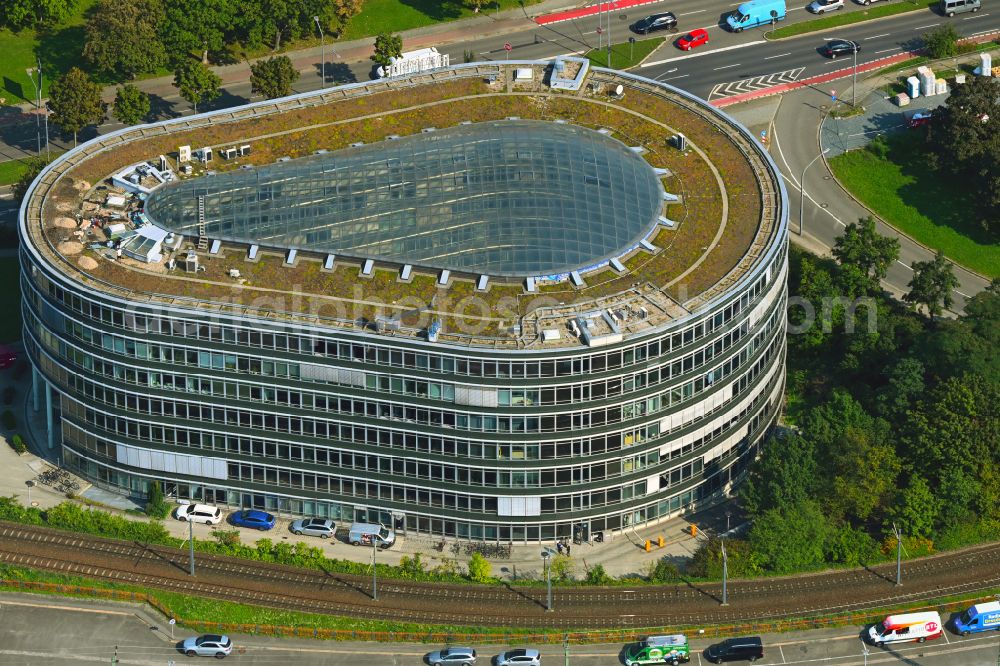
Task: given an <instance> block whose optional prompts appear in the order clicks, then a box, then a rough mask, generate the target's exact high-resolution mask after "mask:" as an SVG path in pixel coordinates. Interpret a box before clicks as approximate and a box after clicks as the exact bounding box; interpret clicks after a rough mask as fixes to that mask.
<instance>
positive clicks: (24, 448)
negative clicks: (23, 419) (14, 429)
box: [10, 435, 28, 455]
mask: <svg viewBox="0 0 1000 666" xmlns="http://www.w3.org/2000/svg"><path fill="white" fill-rule="evenodd" d="M10 446H11V448H12V449H14V452H15V453H17V455H21V454H22V453H27V452H28V445H27V444H25V443H24V439H23V438H22V437H21V436H20V435H14V436H13V437H11V438H10Z"/></svg>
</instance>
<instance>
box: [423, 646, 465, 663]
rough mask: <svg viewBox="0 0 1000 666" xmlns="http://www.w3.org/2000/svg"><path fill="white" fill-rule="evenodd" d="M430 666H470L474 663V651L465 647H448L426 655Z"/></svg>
mask: <svg viewBox="0 0 1000 666" xmlns="http://www.w3.org/2000/svg"><path fill="white" fill-rule="evenodd" d="M427 662H428V663H429V664H430V665H431V666H472V664H475V663H476V651H475V650H473V649H472V648H466V647H450V648H446V649H444V650H438V651H437V652H431V653H430V654H429V655H427Z"/></svg>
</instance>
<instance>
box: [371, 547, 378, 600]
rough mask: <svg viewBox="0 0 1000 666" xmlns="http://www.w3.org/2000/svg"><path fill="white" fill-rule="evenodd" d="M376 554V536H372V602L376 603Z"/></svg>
mask: <svg viewBox="0 0 1000 666" xmlns="http://www.w3.org/2000/svg"><path fill="white" fill-rule="evenodd" d="M377 552H378V535H377V534H375V535H372V601H378V567H376V566H375V553H377Z"/></svg>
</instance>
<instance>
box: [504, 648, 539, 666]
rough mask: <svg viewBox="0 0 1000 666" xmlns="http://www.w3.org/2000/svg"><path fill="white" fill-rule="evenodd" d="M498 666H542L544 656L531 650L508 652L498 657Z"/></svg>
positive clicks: (523, 649)
mask: <svg viewBox="0 0 1000 666" xmlns="http://www.w3.org/2000/svg"><path fill="white" fill-rule="evenodd" d="M496 666H542V655H541V654H539V652H538V650H532V649H531V648H522V649H518V650H507V651H506V652H501V653H500V654H498V655H497V663H496Z"/></svg>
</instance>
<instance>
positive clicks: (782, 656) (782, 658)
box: [778, 645, 788, 664]
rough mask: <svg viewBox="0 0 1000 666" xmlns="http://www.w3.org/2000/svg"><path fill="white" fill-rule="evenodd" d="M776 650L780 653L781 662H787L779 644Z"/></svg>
mask: <svg viewBox="0 0 1000 666" xmlns="http://www.w3.org/2000/svg"><path fill="white" fill-rule="evenodd" d="M778 652H780V653H781V663H783V664H787V663H788V660H787V659H785V651H784V650H782V649H781V646H780V645H779V646H778Z"/></svg>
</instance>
